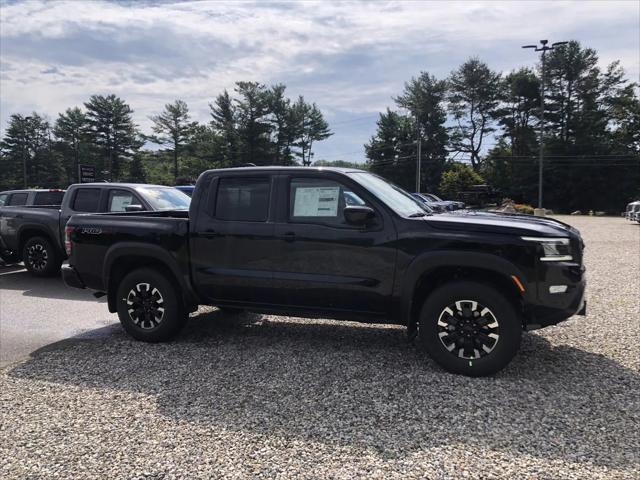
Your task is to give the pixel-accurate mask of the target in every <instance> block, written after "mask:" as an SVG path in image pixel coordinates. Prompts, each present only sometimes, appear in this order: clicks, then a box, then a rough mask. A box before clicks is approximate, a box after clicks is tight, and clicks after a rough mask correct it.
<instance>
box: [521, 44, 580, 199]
mask: <svg viewBox="0 0 640 480" xmlns="http://www.w3.org/2000/svg"><path fill="white" fill-rule="evenodd" d="M547 43H549V40H540V46H538V45H523V46H522V48H533V50H534V51H535V52H542V53H541V54H540V57H541V63H542V79H541V81H540V161H539V162H538V208H539V209H541V208H542V166H543V163H544V81H545V69H544V60H545V54H546V53H547V51H549V50H553V49H554V48H556V47H559V46H561V45H566V44H567V43H569V42H555V43H552V44H551V46H550V47H549V46H547Z"/></svg>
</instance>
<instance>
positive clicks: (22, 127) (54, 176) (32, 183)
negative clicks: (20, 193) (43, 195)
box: [0, 112, 62, 188]
mask: <svg viewBox="0 0 640 480" xmlns="http://www.w3.org/2000/svg"><path fill="white" fill-rule="evenodd" d="M0 149H1V150H2V157H1V160H2V164H0V171H1V172H2V177H0V185H2V186H3V187H4V188H20V187H23V188H29V187H43V188H53V187H59V186H60V185H61V184H62V167H61V164H60V159H59V158H58V157H57V156H56V155H54V152H53V149H52V141H51V127H50V125H49V122H48V121H47V120H46V119H45V118H44V117H42V116H41V115H39V114H38V113H36V112H33V113H32V114H31V115H29V116H24V115H19V114H13V115H11V117H10V118H9V124H8V126H7V130H6V132H5V135H4V138H3V139H2V142H0Z"/></svg>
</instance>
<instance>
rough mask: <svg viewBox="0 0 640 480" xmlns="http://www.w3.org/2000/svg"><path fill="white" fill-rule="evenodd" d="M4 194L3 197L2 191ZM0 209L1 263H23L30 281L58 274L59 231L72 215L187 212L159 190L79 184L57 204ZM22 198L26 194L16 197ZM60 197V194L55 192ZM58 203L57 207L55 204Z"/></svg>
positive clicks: (177, 195) (179, 196) (172, 194)
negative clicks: (164, 211) (31, 277)
mask: <svg viewBox="0 0 640 480" xmlns="http://www.w3.org/2000/svg"><path fill="white" fill-rule="evenodd" d="M3 193H4V192H3ZM7 193H9V194H11V197H10V201H9V202H8V204H7V205H5V206H0V258H2V259H3V260H4V261H6V262H8V263H17V262H20V261H23V262H24V265H25V267H26V268H27V270H29V272H31V274H33V275H35V276H49V275H55V274H58V273H59V272H60V265H61V264H62V262H63V260H64V259H65V258H66V254H65V250H64V227H65V225H66V223H67V220H69V218H70V217H71V216H72V215H76V214H79V213H97V212H126V211H145V210H153V211H155V210H177V209H184V210H186V209H188V208H189V202H190V199H189V197H188V196H187V195H185V194H184V193H182V192H180V191H178V190H176V189H175V188H171V187H164V186H162V185H146V184H137V183H78V184H75V185H71V186H70V187H69V189H68V190H67V191H66V192H65V193H64V196H63V197H59V196H58V197H57V198H56V199H57V200H58V203H57V204H54V203H47V204H46V205H38V204H37V203H36V202H34V203H26V204H25V203H14V202H12V201H11V200H12V199H13V198H14V197H15V195H17V194H16V193H14V192H7ZM21 194H22V195H24V197H25V200H26V199H27V193H21ZM58 195H59V193H58ZM60 201H61V203H62V204H60Z"/></svg>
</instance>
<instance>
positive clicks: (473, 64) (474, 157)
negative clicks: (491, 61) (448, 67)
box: [449, 58, 500, 170]
mask: <svg viewBox="0 0 640 480" xmlns="http://www.w3.org/2000/svg"><path fill="white" fill-rule="evenodd" d="M499 100H500V74H499V73H496V72H494V71H492V70H491V69H490V68H489V67H488V65H487V64H486V63H484V62H481V61H480V60H479V59H478V58H471V59H469V60H467V61H466V62H465V63H463V64H462V65H461V66H460V68H458V70H455V71H454V72H452V73H451V76H450V77H449V111H450V113H451V114H452V116H453V118H454V120H455V121H456V126H455V127H453V129H452V133H451V149H452V151H454V152H458V153H462V154H466V155H469V160H470V161H471V166H472V167H473V169H474V170H478V169H479V168H480V167H481V164H482V159H481V156H480V154H481V153H482V148H483V146H484V141H485V140H486V137H487V136H488V135H490V134H491V133H492V132H493V131H494V130H495V129H494V128H493V120H494V118H495V116H496V109H497V107H498V104H499Z"/></svg>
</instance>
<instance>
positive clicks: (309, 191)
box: [293, 187, 340, 217]
mask: <svg viewBox="0 0 640 480" xmlns="http://www.w3.org/2000/svg"><path fill="white" fill-rule="evenodd" d="M339 195H340V187H298V188H296V194H295V201H294V204H293V216H294V217H337V216H338V198H339Z"/></svg>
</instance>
